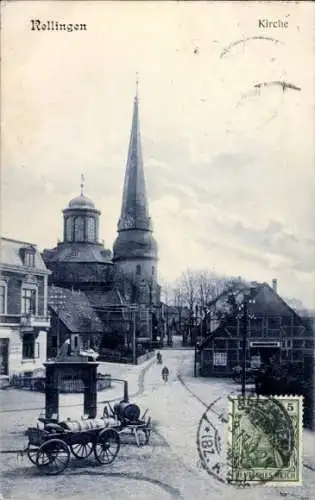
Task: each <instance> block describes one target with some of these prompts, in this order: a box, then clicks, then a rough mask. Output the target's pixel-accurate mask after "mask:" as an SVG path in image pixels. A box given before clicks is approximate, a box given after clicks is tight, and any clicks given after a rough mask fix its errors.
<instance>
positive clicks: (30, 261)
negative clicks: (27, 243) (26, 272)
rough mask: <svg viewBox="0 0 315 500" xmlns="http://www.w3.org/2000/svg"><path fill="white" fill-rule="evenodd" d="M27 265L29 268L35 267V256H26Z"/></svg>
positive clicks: (28, 254)
mask: <svg viewBox="0 0 315 500" xmlns="http://www.w3.org/2000/svg"><path fill="white" fill-rule="evenodd" d="M25 265H26V266H28V267H35V254H33V253H29V252H27V253H26V254H25Z"/></svg>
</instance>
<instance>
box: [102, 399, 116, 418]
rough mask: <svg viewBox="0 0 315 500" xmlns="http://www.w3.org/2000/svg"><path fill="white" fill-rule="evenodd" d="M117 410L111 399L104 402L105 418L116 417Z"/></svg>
mask: <svg viewBox="0 0 315 500" xmlns="http://www.w3.org/2000/svg"><path fill="white" fill-rule="evenodd" d="M114 415H115V412H114V409H113V407H112V406H111V404H110V402H109V401H105V403H104V410H103V418H110V417H114Z"/></svg>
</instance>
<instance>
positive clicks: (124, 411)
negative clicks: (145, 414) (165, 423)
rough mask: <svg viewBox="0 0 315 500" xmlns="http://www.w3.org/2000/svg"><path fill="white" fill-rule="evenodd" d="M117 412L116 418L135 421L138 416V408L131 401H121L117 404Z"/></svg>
mask: <svg viewBox="0 0 315 500" xmlns="http://www.w3.org/2000/svg"><path fill="white" fill-rule="evenodd" d="M117 413H118V418H125V419H126V420H131V421H132V422H135V421H136V420H138V419H139V417H140V408H139V406H137V405H135V404H133V403H124V402H121V403H119V404H118V405H117Z"/></svg>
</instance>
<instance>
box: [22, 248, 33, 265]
mask: <svg viewBox="0 0 315 500" xmlns="http://www.w3.org/2000/svg"><path fill="white" fill-rule="evenodd" d="M35 254H36V250H35V248H34V247H32V246H30V247H25V248H21V250H20V255H21V258H22V261H23V264H24V266H27V267H35Z"/></svg>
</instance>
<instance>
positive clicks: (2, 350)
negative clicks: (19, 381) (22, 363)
mask: <svg viewBox="0 0 315 500" xmlns="http://www.w3.org/2000/svg"><path fill="white" fill-rule="evenodd" d="M0 375H9V339H0Z"/></svg>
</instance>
